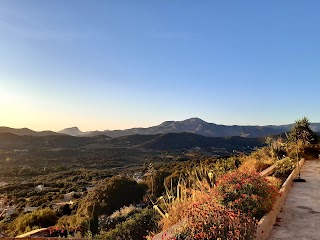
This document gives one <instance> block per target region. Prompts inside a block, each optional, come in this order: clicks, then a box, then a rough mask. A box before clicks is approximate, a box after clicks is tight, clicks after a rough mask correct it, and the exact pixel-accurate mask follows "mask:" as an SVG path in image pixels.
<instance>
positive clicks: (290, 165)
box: [276, 157, 297, 174]
mask: <svg viewBox="0 0 320 240" xmlns="http://www.w3.org/2000/svg"><path fill="white" fill-rule="evenodd" d="M296 166H297V163H296V161H295V160H293V159H292V158H288V157H286V158H284V159H282V160H280V161H277V162H276V173H280V174H290V173H291V172H292V171H293V170H294V169H295V168H296Z"/></svg>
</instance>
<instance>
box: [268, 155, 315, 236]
mask: <svg viewBox="0 0 320 240" xmlns="http://www.w3.org/2000/svg"><path fill="white" fill-rule="evenodd" d="M301 178H303V179H305V180H306V182H294V183H293V187H292V188H291V190H290V191H289V193H288V196H287V198H286V200H285V203H284V205H283V207H282V212H281V213H280V215H279V216H278V217H279V221H278V222H277V223H276V225H275V226H274V227H273V229H272V231H271V236H270V238H269V239H270V240H280V239H286V240H287V239H299V240H307V239H311V240H313V239H314V240H319V239H320V160H312V161H309V160H308V161H305V163H304V165H303V166H302V169H301Z"/></svg>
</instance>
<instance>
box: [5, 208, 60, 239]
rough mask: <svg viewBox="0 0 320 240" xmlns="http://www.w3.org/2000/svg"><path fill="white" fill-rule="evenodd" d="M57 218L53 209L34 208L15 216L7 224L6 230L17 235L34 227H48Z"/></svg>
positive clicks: (54, 222)
mask: <svg viewBox="0 0 320 240" xmlns="http://www.w3.org/2000/svg"><path fill="white" fill-rule="evenodd" d="M57 219H58V217H57V215H56V213H55V211H53V210H51V209H49V208H46V209H40V210H36V211H34V212H32V213H27V214H24V215H22V216H20V217H18V218H16V219H15V220H14V221H13V222H11V223H10V224H9V227H8V232H9V233H10V234H11V235H17V234H21V233H24V232H27V231H30V230H31V229H34V228H44V227H49V226H52V225H54V224H56V222H57Z"/></svg>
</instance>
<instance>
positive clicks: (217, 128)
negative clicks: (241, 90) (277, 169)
mask: <svg viewBox="0 0 320 240" xmlns="http://www.w3.org/2000/svg"><path fill="white" fill-rule="evenodd" d="M291 127H292V124H287V125H266V126H242V125H233V126H229V125H219V124H215V123H208V122H205V121H203V120H202V119H199V118H190V119H186V120H183V121H166V122H163V123H161V124H160V125H157V126H152V127H148V128H131V129H125V130H105V131H88V132H82V131H80V130H79V128H77V127H71V128H66V129H63V130H61V131H59V132H53V131H42V132H36V131H32V130H30V129H28V128H23V129H14V128H8V127H0V133H4V132H5V133H13V134H16V135H31V136H48V135H57V134H66V135H71V136H81V137H84V136H86V137H91V136H97V135H107V136H109V137H121V136H128V135H136V134H139V135H155V134H166V133H182V132H188V133H194V134H197V135H202V136H206V137H232V136H240V137H248V138H256V137H265V136H269V135H273V134H279V133H282V132H287V131H289V130H290V128H291ZM310 127H311V129H312V130H313V131H315V132H319V131H320V123H311V124H310Z"/></svg>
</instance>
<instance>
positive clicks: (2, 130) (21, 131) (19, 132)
mask: <svg viewBox="0 0 320 240" xmlns="http://www.w3.org/2000/svg"><path fill="white" fill-rule="evenodd" d="M0 133H12V134H15V135H19V136H51V135H61V134H60V133H56V132H53V131H41V132H36V131H33V130H31V129H29V128H9V127H0Z"/></svg>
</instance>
